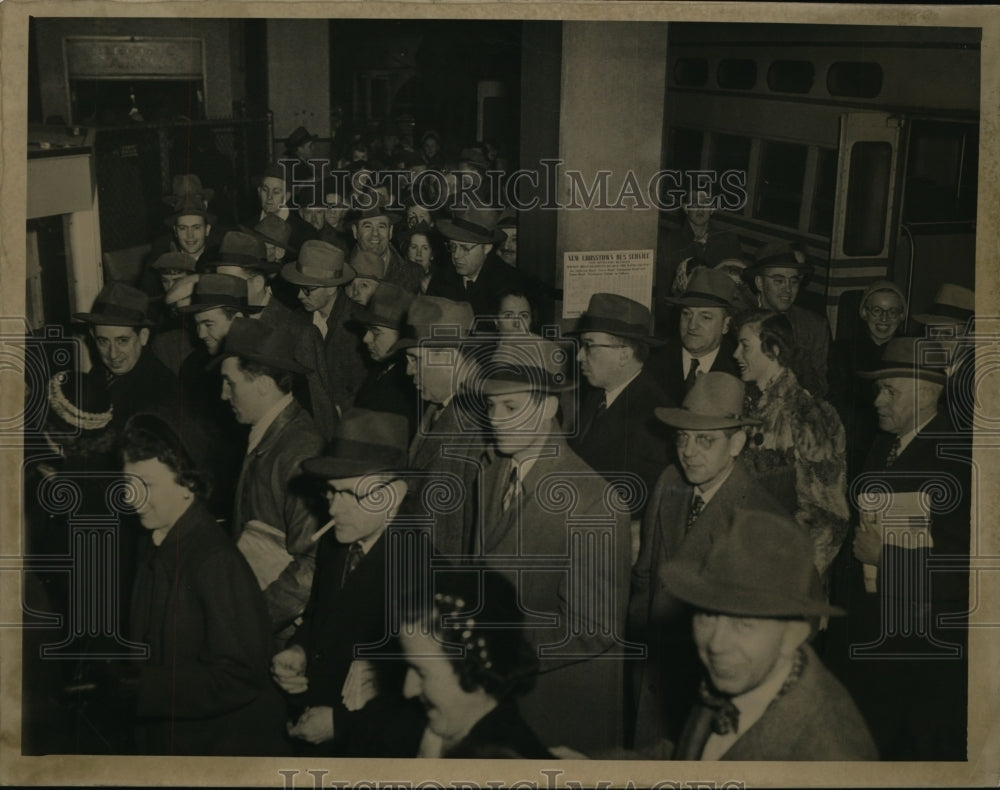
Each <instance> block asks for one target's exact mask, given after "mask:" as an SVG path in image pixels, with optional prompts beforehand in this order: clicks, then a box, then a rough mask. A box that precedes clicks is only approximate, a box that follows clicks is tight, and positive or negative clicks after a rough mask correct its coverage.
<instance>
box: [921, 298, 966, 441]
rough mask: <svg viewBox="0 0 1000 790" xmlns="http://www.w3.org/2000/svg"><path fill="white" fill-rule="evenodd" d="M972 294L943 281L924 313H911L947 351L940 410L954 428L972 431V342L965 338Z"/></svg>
mask: <svg viewBox="0 0 1000 790" xmlns="http://www.w3.org/2000/svg"><path fill="white" fill-rule="evenodd" d="M975 310H976V295H975V293H974V292H973V291H972V289H970V288H964V287H962V286H961V285H955V284H954V283H944V284H943V285H942V286H941V287H940V288H939V289H938V292H937V294H936V295H935V296H934V301H933V302H932V303H931V305H930V306H929V307H928V308H927V310H926V312H923V313H918V314H917V315H915V316H913V319H914V320H915V321H918V322H920V323H921V324H923V325H924V327H925V331H927V333H928V334H930V335H933V336H935V337H937V339H938V341H939V342H940V343H941V344H942V345H944V346H945V348H946V349H947V351H948V365H947V367H946V368H945V373H946V374H947V375H948V379H947V381H946V382H945V386H944V392H943V393H942V396H941V397H942V402H941V406H942V409H941V410H942V411H943V412H944V413H946V414H947V415H948V416H949V418H950V419H951V423H952V427H954V429H955V430H956V431H962V432H964V433H966V434H968V433H970V432H971V431H972V426H973V419H974V416H975V409H976V381H975V378H976V344H975V341H970V340H968V339H967V338H968V335H970V334H971V332H972V328H973V321H974V319H975Z"/></svg>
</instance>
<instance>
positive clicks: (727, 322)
mask: <svg viewBox="0 0 1000 790" xmlns="http://www.w3.org/2000/svg"><path fill="white" fill-rule="evenodd" d="M732 328H733V317H732V316H731V315H727V316H723V318H722V334H724V335H726V334H729V330H731V329H732Z"/></svg>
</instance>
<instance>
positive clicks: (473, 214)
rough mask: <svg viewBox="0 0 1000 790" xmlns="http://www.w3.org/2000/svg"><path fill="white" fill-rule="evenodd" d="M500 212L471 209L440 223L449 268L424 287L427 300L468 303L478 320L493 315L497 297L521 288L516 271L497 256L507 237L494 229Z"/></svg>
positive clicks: (473, 207)
mask: <svg viewBox="0 0 1000 790" xmlns="http://www.w3.org/2000/svg"><path fill="white" fill-rule="evenodd" d="M501 213H502V212H501V211H500V209H480V208H477V207H475V206H470V207H469V208H467V209H465V211H462V212H456V214H455V216H453V218H452V219H450V220H445V219H443V220H440V221H439V222H438V223H437V229H438V230H439V231H440V232H441V235H442V236H444V237H445V239H446V240H447V244H448V251H449V252H450V253H451V266H450V267H444V268H442V269H441V270H440V271H439V272H438V273H436V274H435V275H434V276H433V277H432V278H431V282H430V284H429V285H428V286H427V294H428V295H429V296H442V297H444V298H445V299H451V300H453V301H460V302H468V303H469V304H471V305H472V311H473V313H475V315H476V316H477V317H479V316H491V315H496V313H497V311H498V308H499V305H498V304H497V298H498V296H499V295H500V294H501V293H503V292H505V291H508V290H511V289H513V288H517V287H521V286H522V282H521V278H520V277H519V276H518V273H517V270H516V269H513V268H511V267H510V266H508V265H507V264H506V263H504V262H503V259H502V258H501V257H500V255H499V254H498V253H497V249H498V247H499V246H500V245H501V244H502V243H503V241H504V239H506V238H507V234H506V233H504V232H503V231H502V230H500V228H498V227H497V225H498V223H499V222H500V217H501Z"/></svg>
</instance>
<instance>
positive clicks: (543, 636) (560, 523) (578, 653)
mask: <svg viewBox="0 0 1000 790" xmlns="http://www.w3.org/2000/svg"><path fill="white" fill-rule="evenodd" d="M539 453H540V455H539V457H538V460H536V461H535V463H534V465H533V466H532V467H531V469H530V470H529V471H528V474H527V476H526V477H525V479H524V480H522V481H521V488H522V494H521V496H520V497H519V498H518V500H517V505H516V506H512V507H511V508H509V509H508V511H507V512H506V513H504V512H503V506H502V503H503V496H504V491H505V489H506V487H507V483H508V476H509V473H510V462H509V459H508V458H506V457H504V456H493V455H492V454H490V456H491V457H490V463H489V464H488V465H487V466H486V468H485V470H484V472H483V478H482V481H481V484H480V486H479V489H478V490H479V494H478V496H477V501H478V503H479V513H478V514H477V518H476V519H475V520H474V521H473V523H474V524H482V533H481V534H477V535H476V536H475V540H474V544H475V545H476V546H477V547H478V548H479V549H480V551H477V555H479V556H482V557H483V558H484V559H485V560H486V561H487V562H494V563H497V564H499V566H500V568H502V570H501V569H499V568H498V572H502V573H504V574H505V575H506V576H507V578H508V579H509V580H510V581H511V583H512V584H514V585H515V586H516V587H517V588H518V592H519V601H520V602H521V605H522V606H523V608H524V611H525V612H529V613H532V614H529V615H528V616H527V617H526V621H527V624H528V625H529V627H528V628H527V633H526V635H527V637H528V641H529V643H530V644H531V645H533V646H534V647H535V648H536V649H538V650H539V651H541V647H542V645H554V644H559V643H560V642H562V643H563V644H561V645H560V647H558V648H556V649H555V650H552V652H551V653H550V654H546V653H545V652H542V658H541V668H540V674H539V676H538V678H537V682H536V684H535V687H534V688H533V689H532V690H531V691H529V692H528V693H527V694H526V695H525V696H524V697H523V698H522V699H521V703H520V704H521V712H522V715H523V716H524V719H525V721H526V722H527V723H528V725H529V726H530V727H531V728H532V729H533V730H534V731H535V732H536V733H538V736H539V737H540V738H541V739H542V741H543V742H544V743H546V744H553V745H555V744H562V745H567V746H571V747H572V748H574V749H577V750H580V751H584V752H586V751H588V750H592V749H599V748H605V747H611V746H615V745H620V744H621V742H622V721H621V719H622V710H621V705H622V701H623V692H624V679H623V672H624V670H623V659H622V658H621V657H620V655H621V654H620V652H619V649H618V644H619V643H618V638H619V637H620V636H621V635H623V634H624V617H625V607H626V605H627V597H628V568H629V564H630V561H631V552H630V537H629V528H628V513H624V512H613V511H611V510H609V509H608V507H607V503H606V500H605V497H604V491H605V488H606V485H607V483H606V481H605V480H604V479H603V478H602V477H601V476H600V475H599V474H598V473H596V472H595V471H594V470H593V469H592V468H591V467H590V466H588V465H587V464H586V463H585V462H584V461H583V459H581V458H580V457H579V456H578V455H577V454H576V453H574V452H573V451H572V450H571V449H570V448H569V446H568V445H567V444H566V442H565V440H563V439H562V438H561V437H559V438H557V437H551V439H550V442H549V443H548V444H547V445H545V446H543V447H540V448H539ZM567 488H568V489H569V490H571V491H572V492H573V496H572V499H570V498H569V497H568V496H567V495H566V494H565V491H566V489H567ZM563 497H566V498H565V499H563ZM581 519H582V520H583V522H584V523H582V524H580V523H579V521H578V520H581ZM588 519H589V521H588ZM596 520H601V521H603V523H596ZM574 522H576V523H574ZM608 527H610V532H609V530H608ZM609 538H610V539H609ZM577 540H579V543H576V542H575V541H577ZM591 541H592V542H591ZM581 546H591V547H592V548H596V547H604V549H605V550H606V551H607V552H609V554H608V555H607V556H606V557H605V558H604V559H603V561H596V560H595V561H594V565H593V566H591V565H589V564H586V563H585V560H584V558H583V557H581V556H579V555H578V554H577V553H576V552H577V550H578V549H579V548H580V547H581ZM574 547H576V548H574ZM545 557H550V558H552V561H553V563H558V562H559V561H560V560H563V561H565V559H567V558H569V559H573V561H574V562H573V566H572V569H570V570H566V569H564V568H559V567H550V568H545V567H544V566H543V567H539V566H538V565H537V563H532V562H531V560H530V559H528V558H531V559H536V560H537V559H538V558H545ZM517 558H525V559H524V560H523V562H524V567H519V566H518V563H519V562H521V561H522V560H519V559H517ZM512 561H513V563H514V565H515V568H514V569H512V567H511V563H512ZM591 570H593V573H587V572H586V571H591ZM581 571H584V572H583V573H581ZM571 574H573V575H574V576H575V578H571ZM581 590H582V591H585V592H579V591H581ZM582 596H586V600H592V601H596V602H598V603H597V605H595V606H593V608H591V607H588V606H586V605H585V603H584V601H582V600H581V597H582ZM545 615H548V616H549V617H550V618H552V617H553V616H554V617H555V620H554V622H553V623H552V624H548V623H545V622H544V620H543V619H541V620H540V619H539V618H540V617H544V616H545ZM532 621H534V622H532ZM549 649H550V650H551V648H549Z"/></svg>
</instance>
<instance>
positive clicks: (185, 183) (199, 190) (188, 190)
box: [163, 173, 215, 208]
mask: <svg viewBox="0 0 1000 790" xmlns="http://www.w3.org/2000/svg"><path fill="white" fill-rule="evenodd" d="M170 187H171V189H170V194H169V195H164V196H163V202H164V203H166V204H167V205H168V206H170V207H171V208H173V207H174V204H175V203H176V202H177V200H178V198H183V197H184V196H185V195H199V196H200V197H201V198H202V200H204V201H205V202H206V203H208V202H209V201H210V200H211V199H212V198H213V197H214V196H215V190H214V189H205V188H204V187H202V185H201V179H200V178H199V177H198V176H197V175H195V174H194V173H182V174H180V175H176V176H174V177H173V179H172V180H171V185H170Z"/></svg>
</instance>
